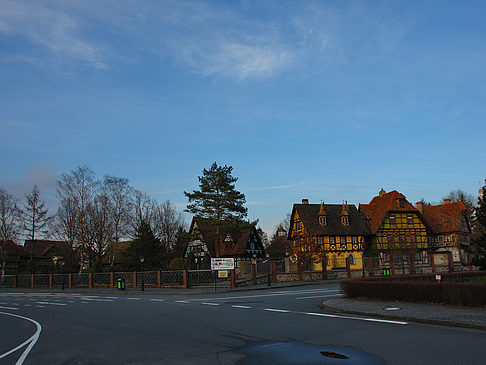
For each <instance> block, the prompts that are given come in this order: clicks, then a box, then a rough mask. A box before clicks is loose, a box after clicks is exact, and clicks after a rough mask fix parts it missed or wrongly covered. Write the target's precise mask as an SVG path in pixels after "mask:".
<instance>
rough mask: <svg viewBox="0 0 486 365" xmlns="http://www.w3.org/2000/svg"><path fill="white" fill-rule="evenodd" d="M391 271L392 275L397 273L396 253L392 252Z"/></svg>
mask: <svg viewBox="0 0 486 365" xmlns="http://www.w3.org/2000/svg"><path fill="white" fill-rule="evenodd" d="M390 269H391V270H390V271H391V274H392V275H395V255H393V254H390Z"/></svg>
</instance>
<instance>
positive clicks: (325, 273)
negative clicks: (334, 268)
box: [322, 256, 327, 279]
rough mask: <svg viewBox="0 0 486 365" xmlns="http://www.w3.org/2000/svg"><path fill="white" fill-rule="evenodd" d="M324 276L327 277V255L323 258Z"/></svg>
mask: <svg viewBox="0 0 486 365" xmlns="http://www.w3.org/2000/svg"><path fill="white" fill-rule="evenodd" d="M322 278H323V279H327V256H324V257H323V258H322Z"/></svg>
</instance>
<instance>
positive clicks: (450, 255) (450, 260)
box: [447, 252, 454, 272]
mask: <svg viewBox="0 0 486 365" xmlns="http://www.w3.org/2000/svg"><path fill="white" fill-rule="evenodd" d="M447 258H448V261H449V272H452V271H454V259H453V258H452V252H448V253H447Z"/></svg>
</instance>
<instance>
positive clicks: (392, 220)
mask: <svg viewBox="0 0 486 365" xmlns="http://www.w3.org/2000/svg"><path fill="white" fill-rule="evenodd" d="M390 224H395V216H394V215H391V216H390Z"/></svg>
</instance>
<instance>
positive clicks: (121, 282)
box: [116, 279, 125, 290]
mask: <svg viewBox="0 0 486 365" xmlns="http://www.w3.org/2000/svg"><path fill="white" fill-rule="evenodd" d="M116 287H117V289H118V290H125V279H118V280H117V281H116Z"/></svg>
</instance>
